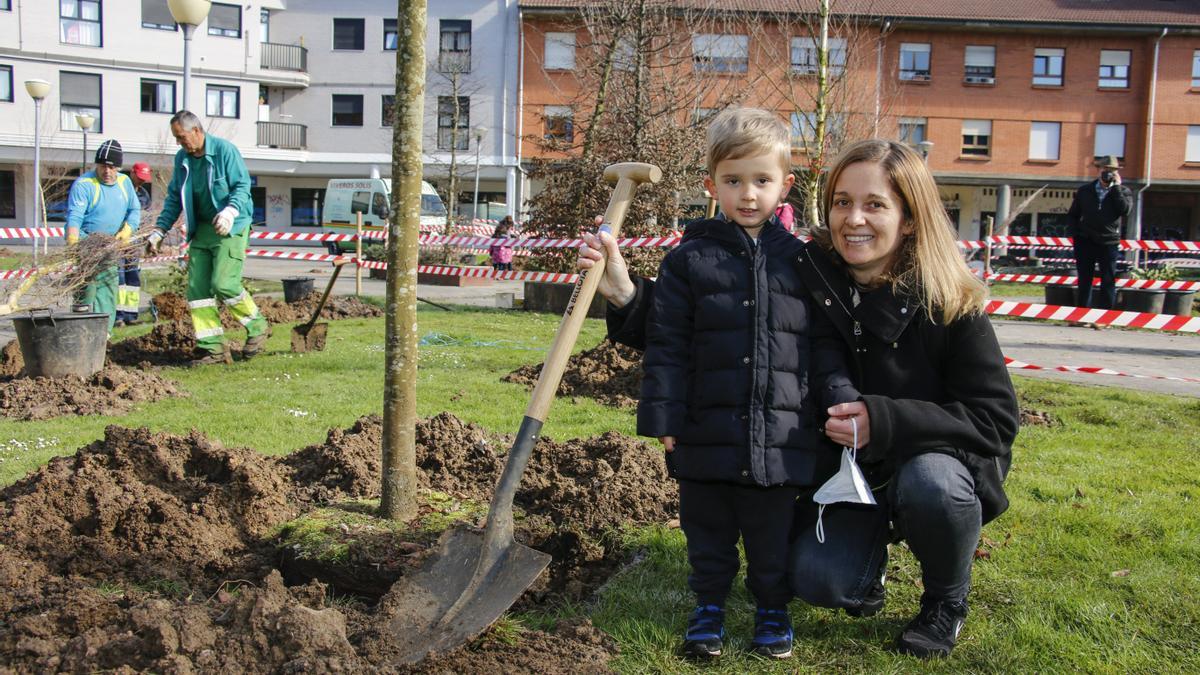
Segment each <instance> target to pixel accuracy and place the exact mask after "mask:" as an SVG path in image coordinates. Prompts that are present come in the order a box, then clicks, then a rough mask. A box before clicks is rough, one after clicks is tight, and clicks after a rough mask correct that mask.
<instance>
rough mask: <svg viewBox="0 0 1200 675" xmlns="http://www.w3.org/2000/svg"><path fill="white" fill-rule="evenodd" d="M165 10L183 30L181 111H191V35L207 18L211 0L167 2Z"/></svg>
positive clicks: (172, 0) (176, 0)
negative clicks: (189, 93)
mask: <svg viewBox="0 0 1200 675" xmlns="http://www.w3.org/2000/svg"><path fill="white" fill-rule="evenodd" d="M167 9H170V10H171V18H173V19H175V23H177V24H179V27H180V28H182V29H183V110H191V108H189V107H188V90H189V89H190V87H191V80H192V61H191V56H192V55H191V45H192V33H193V32H195V30H196V26H198V25H200V24H202V23H204V19H205V18H206V17H208V10H210V9H212V0H167Z"/></svg>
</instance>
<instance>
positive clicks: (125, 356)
mask: <svg viewBox="0 0 1200 675" xmlns="http://www.w3.org/2000/svg"><path fill="white" fill-rule="evenodd" d="M176 297H178V296H176ZM156 299H157V296H156ZM185 308H186V305H185ZM185 311H186V309H185ZM185 316H186V314H185ZM195 350H196V332H195V330H193V329H192V323H191V320H190V319H186V320H183V321H168V322H165V323H164V322H160V323H158V324H155V326H154V328H153V329H151V330H150V332H149V333H146V334H145V335H141V336H139V337H133V338H127V339H125V340H121V341H120V342H116V343H113V344H110V345H109V346H108V360H109V361H111V362H112V363H115V364H118V365H122V366H138V367H147V366H177V365H180V364H183V363H187V362H188V361H190V360H191V359H192V357H193V356H194V353H195Z"/></svg>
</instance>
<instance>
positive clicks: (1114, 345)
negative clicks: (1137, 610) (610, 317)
mask: <svg viewBox="0 0 1200 675" xmlns="http://www.w3.org/2000/svg"><path fill="white" fill-rule="evenodd" d="M256 248H260V247H256ZM278 248H280V249H283V250H304V251H312V252H317V251H319V249H315V248H306V249H298V248H295V247H286V246H280V247H278ZM331 273H332V267H331V266H330V265H329V264H328V263H319V262H311V261H305V260H284V259H277V258H250V259H248V260H247V261H246V274H247V276H250V277H255V278H260V279H282V278H284V277H293V276H311V277H313V278H314V279H313V284H314V286H315V287H316V288H317V289H319V290H323V289H324V287H325V285H326V284H327V283H328V279H329V275H330V274H331ZM362 283H363V293H364V294H366V295H376V296H383V295H384V294H385V292H386V289H385V286H384V282H383V281H379V280H374V279H368V278H366V271H365V270H364V272H363V282H362ZM353 292H354V274H353V268H346V269H344V270H343V271H342V274H341V275H340V276H339V277H338V280H337V283H336V284H335V286H334V293H335V294H338V295H348V294H351V293H353ZM417 293H418V296H419V297H421V298H424V299H427V300H431V301H433V302H438V303H454V304H461V305H473V306H479V307H495V306H496V295H497V294H498V293H512V294H513V295H514V297H516V298H523V297H524V284H523V283H522V282H519V281H494V282H493V283H492V284H491V285H490V286H474V287H466V288H458V287H450V286H433V285H428V284H421V285H420V286H419V287H418V290H417ZM1031 299H1032V298H1031ZM148 300H149V298H144V299H143V302H146V301H148ZM992 323H993V325H995V327H996V335H997V336H998V338H999V340H1000V346H1001V348H1002V349H1003V351H1004V354H1005V355H1006V356H1008V357H1009V358H1013V359H1016V360H1018V361H1024V362H1026V363H1032V364H1035V365H1039V366H1045V367H1054V366H1098V367H1104V368H1111V369H1112V370H1116V371H1120V372H1123V373H1129V374H1131V375H1132V374H1136V375H1158V376H1175V377H1180V376H1182V377H1193V378H1200V335H1193V334H1179V333H1163V332H1158V331H1145V330H1125V329H1120V328H1107V329H1103V330H1094V329H1091V328H1084V327H1078V326H1065V325H1055V324H1050V323H1047V322H1043V321H1036V322H1035V321H1018V320H1011V319H1001V318H996V319H993V320H992ZM13 337H14V334H13V332H12V324H11V323H9V322H7V321H0V344H3V343H6V342H7V341H8V340H11V339H12V338H13ZM1012 372H1014V373H1016V374H1021V375H1028V376H1031V377H1045V378H1052V379H1059V380H1067V381H1071V382H1077V383H1080V384H1088V385H1095V386H1107V387H1125V388H1129V389H1139V390H1144V391H1153V392H1159V393H1164V394H1176V395H1182V396H1193V397H1200V383H1188V382H1172V381H1169V380H1159V379H1138V378H1132V377H1117V376H1112V375H1089V374H1085V373H1059V372H1054V371H1031V370H1014V371H1012Z"/></svg>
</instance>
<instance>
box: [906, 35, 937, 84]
mask: <svg viewBox="0 0 1200 675" xmlns="http://www.w3.org/2000/svg"><path fill="white" fill-rule="evenodd" d="M929 76H930V71H929V44H928V43H924V42H902V43H901V44H900V79H901V80H918V81H928V80H929Z"/></svg>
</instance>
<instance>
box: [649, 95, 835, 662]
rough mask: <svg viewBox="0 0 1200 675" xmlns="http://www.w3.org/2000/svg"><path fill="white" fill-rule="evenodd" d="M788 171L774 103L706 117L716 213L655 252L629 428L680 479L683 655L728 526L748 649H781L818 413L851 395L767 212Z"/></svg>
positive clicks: (697, 636)
mask: <svg viewBox="0 0 1200 675" xmlns="http://www.w3.org/2000/svg"><path fill="white" fill-rule="evenodd" d="M790 167H791V145H790V138H789V132H788V129H787V127H786V126H784V124H783V122H782V121H781V120H780V119H779V118H778V117H776V116H775V115H774V114H772V113H769V112H766V111H763V110H754V109H745V108H739V109H733V110H727V111H725V112H723V113H721V114H719V115H718V116H717V117H716V118H715V119H714V120H713V122H712V124H711V126H710V127H709V129H708V177H707V178H705V179H704V186H705V187H706V188H707V189H708V192H709V194H711V195H712V196H713V197H715V198H716V199H717V201H718V203H719V204H720V207H721V213H720V214H718V217H716V218H713V219H709V220H703V221H699V222H696V223H693V224H691V225H689V226H688V228H687V230H686V232H685V233H684V235H683V241H682V242H681V243H680V245H679V246H678V247H676V248H675V249H674V250H672V251H671V252H670V253H668V254H667V256H666V257H665V258H664V259H663V262H662V266H661V267H660V269H659V272H658V283H657V286H656V289H655V293H654V299H653V304H652V306H651V309H650V312H651V314H650V320H649V323H648V324H647V336H646V353H645V358H644V361H643V367H644V370H645V378H644V380H643V384H642V399H641V402H640V404H639V405H638V433H639V434H641V435H643V436H652V437H655V438H658V439H660V440H661V441H662V443H663V445H664V447H665V448H666V451H667V468H668V471H669V472H670V474H671V476H672V477H673V478H675V479H676V480H678V481H679V515H680V523H681V525H682V529H683V532H684V535H685V536H686V537H687V549H688V562H689V564H690V565H691V568H692V571H691V574H690V575H689V577H688V585H689V586H690V587H691V589H692V591H693V592H694V593H695V594H696V602H697V606H696V609H695V610H694V611H693V612H692V614H691V617H690V619H689V621H688V629H687V633H686V635H685V637H684V644H683V651H684V653H685V654H687V655H690V656H696V657H715V656H719V655H720V654H721V649H722V644H723V639H724V637H725V630H724V619H725V610H724V606H725V599H726V596H727V595H728V594H729V590H730V586H731V585H732V583H733V579H734V577H735V576H736V574H737V571H738V551H737V542H738V538H739V536H740V537H741V539H742V543H743V546H744V548H745V551H746V560H747V572H746V586H747V587H748V588H749V590H750V592H751V594H752V595H753V596H754V599H755V601H756V602H757V606H758V609H757V611H756V613H755V622H754V623H755V626H754V638H753V641H752V642H751V647H752V649H753V651H754V652H755V653H757V654H760V655H762V656H766V657H771V658H787V657H789V656H791V653H792V626H791V620H790V618H789V616H788V612H787V603H788V601H789V600H790V599H791V598H792V592H791V590H790V588H789V586H788V582H787V554H788V535H789V531H790V530H791V527H792V519H793V512H794V503H795V501H796V497H797V495H798V493H799V489H800V487H806V486H814V485H819V484H820V483H821V482H822V481H824V480H825V479H826V478H828V477H829V476H830V475H832V474H833V473H834V472H835V470H836V469H837V465H838V459H839V456H838V454H837V452H836V451H835V450H834V449H833V448H832V446H831V445H828V444H827V443H826V442H825V441H823V440H822V439H821V438H820V437H819V428H820V427H819V420H818V412H819V411H823V410H825V409H826V408H828V407H829V406H831V405H834V404H836V403H842V402H846V401H853V400H856V399H857V398H858V392H857V391H856V390H854V388H853V386H852V385H851V384H850V380H849V376H848V374H847V369H846V365H845V353H844V347H843V346H842V345H843V343H842V342H841V340H839V339H838V338H837V336H836V335H835V334H834V329H833V327H832V326H831V325H828V324H827V323H826V322H827V319H824V318H823V317H824V314H823V313H822V312H820V311H817V310H816V309H815V308H811V307H810V300H809V299H808V295H807V293H806V292H805V288H804V285H803V283H802V281H801V279H800V276H799V274H798V272H797V269H796V258H797V255H798V253H799V252H800V250H801V249H802V247H803V245H804V244H803V243H802V242H801V241H800V240H798V239H796V238H795V237H794V236H792V235H791V234H789V233H788V232H787V231H785V230H784V228H783V227H782V226H781V225H780V224H779V222H778V220H777V219H776V218H775V217H774V213H775V209H776V207H777V206H779V203H780V202H781V201H782V200H783V199H784V197H785V196H786V195H787V193H788V190H789V189H790V188H791V186H792V182H793V180H794V178H793V176H792V175H791V171H790ZM818 320H820V321H818Z"/></svg>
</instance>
